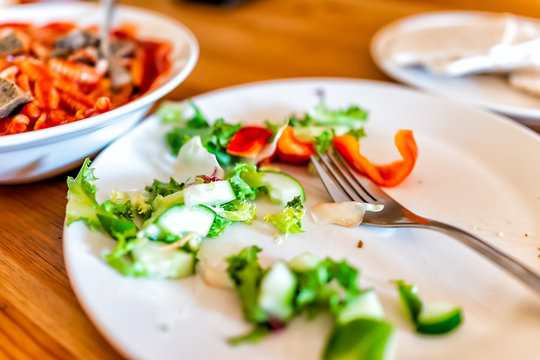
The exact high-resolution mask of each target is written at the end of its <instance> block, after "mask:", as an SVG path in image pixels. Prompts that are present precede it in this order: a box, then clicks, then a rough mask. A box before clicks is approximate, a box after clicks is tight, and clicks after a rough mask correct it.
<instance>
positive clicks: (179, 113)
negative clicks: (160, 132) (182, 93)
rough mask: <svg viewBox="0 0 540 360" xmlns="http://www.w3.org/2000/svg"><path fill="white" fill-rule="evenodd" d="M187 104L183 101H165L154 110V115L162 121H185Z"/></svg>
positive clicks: (180, 122) (166, 122) (165, 122)
mask: <svg viewBox="0 0 540 360" xmlns="http://www.w3.org/2000/svg"><path fill="white" fill-rule="evenodd" d="M188 108H189V105H188V104H186V103H185V102H176V101H165V102H163V103H162V104H161V105H160V107H159V109H158V110H157V111H156V116H157V117H158V118H159V120H161V122H162V123H164V124H168V123H179V124H183V123H185V116H184V115H185V113H186V111H187V110H188Z"/></svg>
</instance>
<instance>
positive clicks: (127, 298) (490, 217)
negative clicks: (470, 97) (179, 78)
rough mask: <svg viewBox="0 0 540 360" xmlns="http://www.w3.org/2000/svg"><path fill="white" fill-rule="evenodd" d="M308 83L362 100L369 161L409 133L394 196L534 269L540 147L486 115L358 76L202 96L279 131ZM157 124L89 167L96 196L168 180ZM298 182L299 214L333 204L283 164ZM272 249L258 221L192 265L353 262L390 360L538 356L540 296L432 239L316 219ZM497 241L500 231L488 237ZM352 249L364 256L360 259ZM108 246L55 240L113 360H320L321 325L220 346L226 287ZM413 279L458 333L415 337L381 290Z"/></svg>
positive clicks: (297, 108)
mask: <svg viewBox="0 0 540 360" xmlns="http://www.w3.org/2000/svg"><path fill="white" fill-rule="evenodd" d="M318 89H323V90H324V91H325V93H326V100H327V103H328V105H329V106H331V107H342V106H347V105H349V104H360V105H362V106H364V107H366V108H367V109H368V110H369V111H370V116H369V121H368V124H367V126H366V131H367V134H368V136H367V138H365V139H363V140H362V148H363V151H364V152H365V153H366V154H367V156H368V157H370V158H372V159H373V160H374V161H380V162H385V161H390V160H394V159H396V158H397V156H398V155H397V151H396V150H395V148H394V145H393V136H394V134H395V132H396V131H397V130H398V129H401V128H408V129H412V130H413V131H414V134H415V137H416V139H417V142H418V148H419V157H418V162H417V166H416V168H415V169H414V171H413V172H412V174H411V176H410V177H409V178H408V179H407V180H406V181H405V182H404V183H403V184H401V185H400V186H399V187H397V188H392V189H389V190H388V191H389V193H390V194H391V195H392V196H394V197H395V198H396V199H397V200H398V201H400V202H401V203H402V204H404V205H405V206H408V207H410V209H411V210H413V211H416V212H418V213H419V214H422V215H426V216H431V217H433V218H436V219H440V220H443V221H447V222H449V223H451V224H454V225H457V226H460V227H462V228H464V229H467V230H469V231H472V232H474V233H475V234H477V235H479V236H481V237H482V238H484V239H486V240H487V241H488V242H490V243H492V244H494V245H496V246H498V247H500V248H501V249H503V250H504V251H507V252H508V253H510V254H512V255H513V256H515V257H517V258H519V259H520V260H522V261H523V262H524V263H526V264H528V265H529V266H531V267H532V268H533V269H536V270H540V263H539V260H540V259H539V258H538V249H537V248H538V246H539V239H540V238H539V234H540V224H539V222H538V214H540V182H539V181H538V179H539V178H540V167H539V166H538V164H540V139H539V137H538V136H537V135H536V134H534V133H532V132H531V131H529V130H527V129H526V128H524V127H521V126H519V125H516V124H515V123H513V122H511V121H508V120H505V119H503V118H500V117H497V116H495V115H492V114H489V113H486V112H483V111H480V110H474V109H469V108H466V107H463V106H459V105H455V104H454V103H452V102H450V101H447V100H444V99H440V98H435V97H432V96H428V95H424V94H420V93H418V92H415V91H411V90H408V89H405V88H402V87H398V86H395V85H390V84H385V83H377V82H365V81H356V80H337V79H336V80H331V79H309V80H289V81H275V82H268V83H258V84H253V85H246V86H239V87H233V88H229V89H225V90H220V91H216V92H212V93H209V94H206V95H202V96H199V97H196V98H195V99H194V100H195V102H196V103H197V104H198V105H199V106H200V108H201V109H202V111H203V112H204V113H205V114H206V115H207V116H208V117H210V118H212V119H215V118H218V117H225V119H227V120H231V121H232V120H234V121H240V120H248V121H249V122H257V121H262V120H264V119H270V120H274V121H278V120H281V119H283V117H284V116H287V115H289V114H291V113H292V112H304V111H306V110H308V109H309V108H311V107H312V106H314V105H315V104H316V103H317V101H318V98H317V96H316V95H315V94H316V91H317V90H318ZM164 131H165V130H164V128H163V127H162V126H161V125H160V124H159V123H158V122H157V121H156V118H154V117H151V118H149V119H148V120H147V121H145V122H143V123H142V124H141V125H140V126H138V127H137V128H136V129H134V130H133V131H132V132H130V133H129V134H128V135H127V136H124V137H123V138H121V139H119V140H118V141H117V142H115V143H114V144H112V145H111V146H109V147H108V148H107V149H105V151H103V152H102V153H101V155H100V156H99V157H98V158H97V159H96V160H95V161H94V162H93V166H94V167H95V169H96V171H95V172H96V175H97V176H98V177H99V178H100V179H99V180H98V181H97V186H98V187H99V189H100V191H99V192H98V200H100V201H103V200H104V199H106V197H107V195H108V194H109V193H110V191H111V190H112V189H113V188H115V187H116V188H119V189H127V188H133V187H137V188H141V187H143V186H144V185H145V184H149V183H151V181H152V179H154V178H158V179H161V180H166V179H167V178H168V177H169V175H170V174H171V164H172V161H173V159H172V157H171V156H170V155H169V154H168V150H167V147H166V145H165V144H164V141H163V134H164ZM286 169H287V170H288V171H290V172H291V173H292V174H294V175H295V176H296V177H297V178H298V179H299V180H300V181H301V182H302V183H303V184H304V186H305V189H306V194H307V203H306V204H307V208H308V209H309V208H311V207H312V206H313V205H314V204H316V203H319V202H323V201H329V197H328V195H327V194H326V192H325V191H324V189H323V187H322V185H321V183H320V181H319V179H318V178H317V177H313V176H309V175H308V174H307V171H306V169H305V168H292V167H287V168H286ZM304 225H305V230H306V232H305V233H303V234H300V235H298V236H296V235H295V236H291V237H290V238H289V239H287V240H286V241H284V242H283V243H281V244H276V243H275V242H274V238H273V233H274V230H273V229H272V228H271V227H270V226H268V225H265V224H262V223H261V222H255V223H254V225H252V226H243V225H237V226H234V227H233V228H230V229H229V230H228V231H227V233H226V235H225V236H224V237H223V238H219V239H212V240H208V241H206V242H204V245H203V247H202V249H201V254H202V256H204V257H206V259H207V260H208V261H210V263H212V264H214V265H219V264H220V261H221V259H222V258H223V257H225V256H226V255H228V254H231V253H236V252H237V251H239V249H241V248H243V247H244V246H248V245H251V244H257V245H259V246H261V247H262V248H263V249H264V252H263V253H262V261H263V264H265V265H269V264H271V263H272V262H274V261H275V260H276V259H277V258H285V259H290V258H292V257H294V256H295V255H297V254H299V253H302V252H304V251H306V250H307V251H311V252H313V253H315V254H318V255H321V256H330V257H332V258H335V259H340V258H347V259H348V260H349V261H350V262H352V263H353V264H354V265H356V266H358V267H360V268H361V270H362V276H361V277H362V284H363V285H364V286H365V287H368V286H374V287H375V288H376V289H377V291H378V294H379V296H380V298H381V301H382V303H383V305H384V307H385V310H386V313H387V317H388V319H389V320H390V321H391V322H393V323H394V324H395V325H396V327H397V329H398V335H397V341H396V358H397V359H480V358H482V359H509V358H520V359H533V358H537V356H538V354H539V353H540V342H539V341H538V335H539V329H540V302H539V301H538V297H536V296H535V295H534V294H533V293H532V292H530V291H529V290H528V289H526V288H524V287H523V286H522V285H521V284H519V283H517V282H516V281H514V280H513V279H512V278H510V277H509V276H507V275H506V274H505V273H503V272H502V271H501V270H499V269H498V268H496V267H495V266H493V265H491V264H490V263H488V262H487V261H485V260H484V259H483V258H481V257H480V256H478V255H476V254H475V253H473V252H472V251H470V250H469V249H467V248H465V247H463V246H462V245H460V244H458V243H457V241H455V240H453V239H451V238H448V237H446V236H443V235H440V234H438V233H435V232H432V231H429V230H418V229H400V230H395V229H375V228H369V227H364V226H361V227H359V228H343V227H338V226H334V225H317V224H314V223H313V221H312V220H311V217H310V215H309V214H308V215H307V216H306V217H305V220H304ZM497 234H499V235H497ZM358 240H363V242H364V247H363V248H362V249H357V248H356V246H357V243H358ZM113 245H114V243H113V241H111V240H109V239H108V238H106V237H104V236H102V235H100V234H97V233H91V232H90V231H88V230H87V228H86V227H85V226H84V224H82V223H75V224H73V225H72V226H70V227H69V228H66V229H65V230H64V250H65V260H66V266H67V270H68V273H69V276H70V278H71V282H72V285H73V288H74V290H75V292H76V294H77V296H78V298H79V300H80V301H81V303H82V305H83V307H84V309H85V310H86V312H87V313H88V315H89V316H90V318H91V319H92V321H93V322H94V323H95V324H96V326H97V327H98V328H99V329H100V330H101V331H102V332H103V334H104V335H105V336H106V337H107V338H108V339H109V340H110V341H111V343H112V344H113V345H114V346H115V347H116V348H117V349H118V350H120V351H121V352H122V353H123V354H125V355H126V356H128V357H130V358H140V359H178V358H184V359H316V358H320V355H321V353H322V350H323V347H324V343H325V339H326V336H327V334H328V333H329V331H330V326H331V322H330V319H329V318H328V317H326V316H319V318H317V319H316V320H314V321H311V322H307V321H305V320H304V319H297V320H295V321H294V322H293V323H292V324H291V325H290V327H289V328H287V329H286V330H284V331H282V332H280V333H277V334H274V335H272V336H269V337H268V338H266V339H265V340H263V341H262V342H261V343H260V344H257V345H244V346H239V347H230V346H229V345H227V343H226V339H227V338H228V337H231V336H234V335H238V334H242V333H244V332H246V331H247V330H248V329H249V328H250V325H248V324H247V323H245V322H244V321H243V319H242V315H241V310H240V304H239V301H238V299H237V298H236V294H235V292H234V291H232V290H224V289H215V288H210V287H208V286H206V285H205V284H204V283H203V282H202V280H201V278H200V277H199V276H198V275H197V276H193V277H190V278H187V279H182V280H177V281H153V280H147V279H135V278H125V277H122V276H120V275H119V274H118V273H116V272H115V270H113V269H112V268H109V267H108V266H107V265H106V264H105V263H104V262H103V260H102V259H101V257H100V256H99V254H101V253H102V251H103V250H105V249H110V248H111V247H112V246H113ZM392 279H405V280H406V281H409V282H417V283H418V284H419V286H420V294H421V296H422V297H423V298H424V299H426V300H436V299H439V300H445V301H448V302H450V303H455V304H458V305H461V306H462V307H463V309H464V311H465V323H464V325H463V326H462V327H461V328H460V329H459V330H458V331H456V332H454V333H452V334H451V335H449V336H441V337H425V336H419V335H416V334H415V333H414V331H413V330H412V328H411V326H410V325H409V324H408V322H407V321H406V320H405V318H404V316H403V314H402V313H401V312H400V309H399V307H398V300H397V294H396V290H395V288H394V286H393V284H391V283H390V282H389V281H390V280H392Z"/></svg>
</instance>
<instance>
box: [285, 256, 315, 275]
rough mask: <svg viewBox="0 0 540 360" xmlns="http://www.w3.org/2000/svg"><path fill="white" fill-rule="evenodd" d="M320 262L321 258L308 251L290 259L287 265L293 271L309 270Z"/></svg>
mask: <svg viewBox="0 0 540 360" xmlns="http://www.w3.org/2000/svg"><path fill="white" fill-rule="evenodd" d="M320 263H321V258H320V257H318V256H315V255H313V254H310V253H307V252H306V253H303V254H300V255H298V256H296V257H295V258H293V259H291V260H290V261H289V262H288V263H287V265H288V266H289V269H291V270H293V271H301V272H302V271H310V270H313V269H315V268H316V267H317V266H318V265H319V264H320Z"/></svg>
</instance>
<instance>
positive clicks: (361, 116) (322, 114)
mask: <svg viewBox="0 0 540 360" xmlns="http://www.w3.org/2000/svg"><path fill="white" fill-rule="evenodd" d="M308 114H309V117H310V118H311V119H312V121H315V122H316V123H318V124H326V125H347V126H350V127H351V128H356V127H361V126H363V124H364V122H365V121H366V120H367V117H368V112H367V111H366V110H365V109H362V108H361V107H359V106H357V105H351V106H349V107H347V108H345V109H338V110H332V109H330V108H328V107H327V106H326V103H325V101H324V98H323V97H321V100H320V102H319V104H318V105H317V106H315V107H314V108H313V109H312V110H311V111H309V112H308Z"/></svg>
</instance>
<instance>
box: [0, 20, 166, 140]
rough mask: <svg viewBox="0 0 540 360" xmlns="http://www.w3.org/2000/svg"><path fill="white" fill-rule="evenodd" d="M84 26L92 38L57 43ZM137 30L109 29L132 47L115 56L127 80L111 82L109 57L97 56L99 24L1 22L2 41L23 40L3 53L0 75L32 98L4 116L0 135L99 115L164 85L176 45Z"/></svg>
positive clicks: (115, 40) (117, 39)
mask: <svg viewBox="0 0 540 360" xmlns="http://www.w3.org/2000/svg"><path fill="white" fill-rule="evenodd" d="M81 31H83V32H84V33H85V36H87V38H88V36H89V37H90V39H91V40H88V41H86V42H83V45H82V46H78V47H77V46H75V45H74V46H66V45H65V44H66V43H64V46H61V45H58V44H57V41H58V40H59V39H64V40H65V38H66V37H67V36H71V35H72V34H73V32H79V34H80V32H81ZM136 33H137V28H136V26H134V25H130V24H126V25H123V26H122V27H121V28H119V29H116V30H114V31H113V32H111V43H116V45H118V44H119V42H120V41H122V42H124V43H128V45H129V46H128V47H127V48H128V49H129V50H127V51H124V52H119V53H122V55H121V56H120V55H118V56H116V57H115V62H116V64H117V66H120V67H122V69H123V71H122V72H123V73H124V75H125V74H127V75H126V76H127V79H128V80H127V81H123V82H122V83H121V84H120V85H118V86H115V87H113V86H112V81H111V78H110V76H109V74H110V72H109V71H108V67H107V62H106V60H105V59H103V57H102V56H101V55H99V54H100V52H99V45H98V40H97V39H98V36H99V32H98V28H97V26H92V27H86V28H84V29H81V28H77V25H76V24H74V23H70V22H55V23H49V24H46V25H42V26H34V25H32V24H29V23H3V24H0V41H1V39H2V38H4V37H6V36H9V35H13V34H15V35H16V37H17V39H18V40H19V42H20V43H22V44H23V45H22V47H20V48H17V49H15V50H11V51H10V52H9V53H6V54H3V55H0V77H1V78H4V79H6V80H9V81H11V82H13V83H15V84H16V85H17V86H18V88H19V89H20V90H21V91H22V92H23V93H26V94H28V95H31V97H32V99H33V100H32V101H31V102H30V103H27V102H23V103H21V105H20V106H18V107H16V108H14V110H13V111H11V112H10V113H9V115H8V116H4V117H2V118H0V135H9V134H16V133H21V132H27V131H33V130H39V129H43V128H47V127H52V126H57V125H62V124H66V123H70V122H73V121H78V120H81V119H85V118H88V117H91V116H95V115H99V114H101V113H104V112H106V111H110V110H112V109H114V108H117V107H119V106H122V105H124V104H127V103H129V102H131V101H133V100H135V99H137V98H139V97H141V96H143V95H144V94H145V93H147V92H149V91H151V90H153V89H155V88H156V87H158V86H160V85H161V83H162V82H163V80H164V79H165V78H166V76H167V75H168V74H169V72H170V70H171V61H170V58H169V56H170V53H171V50H172V45H171V44H170V43H168V42H165V41H155V40H150V39H140V38H139V37H138V36H137V34H136ZM89 34H90V35H89ZM68 44H69V42H68ZM73 44H76V42H75V43H73ZM79 45H80V44H79ZM124 78H125V77H124ZM21 101H22V100H21ZM26 101H28V100H26ZM0 113H1V112H0Z"/></svg>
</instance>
